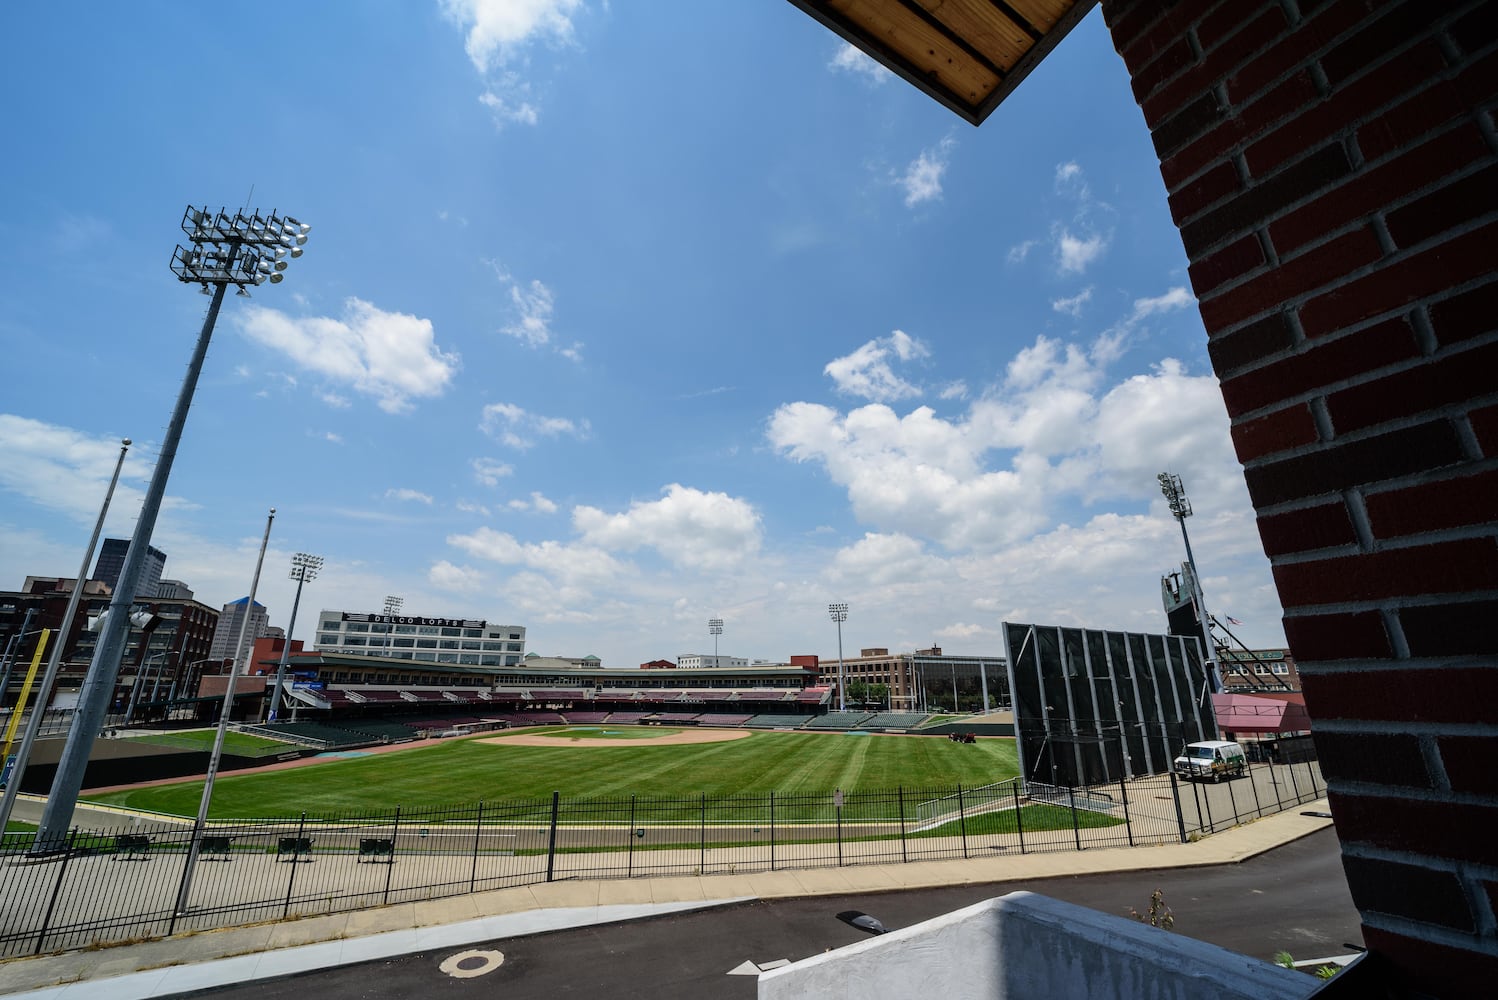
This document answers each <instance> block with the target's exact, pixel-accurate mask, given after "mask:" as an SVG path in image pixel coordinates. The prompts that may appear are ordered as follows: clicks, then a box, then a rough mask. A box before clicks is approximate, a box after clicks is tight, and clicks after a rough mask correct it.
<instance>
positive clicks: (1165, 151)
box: [1150, 91, 1225, 159]
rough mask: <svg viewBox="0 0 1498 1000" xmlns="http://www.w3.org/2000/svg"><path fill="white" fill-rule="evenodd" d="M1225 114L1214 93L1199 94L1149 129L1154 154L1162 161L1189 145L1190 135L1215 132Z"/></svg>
mask: <svg viewBox="0 0 1498 1000" xmlns="http://www.w3.org/2000/svg"><path fill="white" fill-rule="evenodd" d="M1224 114H1225V111H1224V109H1223V108H1222V107H1221V105H1219V104H1218V103H1217V95H1216V94H1214V93H1212V92H1211V91H1207V92H1206V93H1205V94H1202V95H1201V96H1200V97H1198V98H1197V99H1196V100H1194V101H1192V102H1191V103H1190V104H1187V105H1186V106H1185V107H1183V108H1181V109H1180V110H1179V111H1177V112H1176V113H1175V114H1173V115H1171V116H1170V117H1169V118H1166V119H1164V120H1163V121H1161V122H1160V123H1159V124H1158V125H1156V126H1155V127H1154V128H1153V129H1151V130H1150V139H1151V140H1152V141H1153V142H1154V144H1155V153H1156V155H1158V156H1159V157H1160V158H1161V159H1164V158H1165V157H1167V156H1169V155H1170V154H1171V153H1173V152H1175V151H1176V150H1177V149H1179V148H1181V147H1182V146H1183V145H1185V144H1186V143H1188V142H1190V141H1191V139H1192V137H1193V136H1195V135H1198V134H1200V133H1202V132H1204V131H1207V130H1209V129H1210V130H1211V131H1212V132H1217V131H1218V130H1219V125H1220V123H1221V122H1222V121H1223V115H1224Z"/></svg>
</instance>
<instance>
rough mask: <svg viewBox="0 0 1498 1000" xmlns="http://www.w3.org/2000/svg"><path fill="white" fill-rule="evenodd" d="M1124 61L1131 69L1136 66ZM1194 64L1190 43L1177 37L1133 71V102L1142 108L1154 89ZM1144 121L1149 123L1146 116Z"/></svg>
mask: <svg viewBox="0 0 1498 1000" xmlns="http://www.w3.org/2000/svg"><path fill="white" fill-rule="evenodd" d="M1124 61H1125V62H1127V63H1128V64H1129V66H1130V67H1131V68H1133V67H1134V66H1135V65H1136V64H1135V63H1134V62H1132V61H1131V60H1129V59H1128V58H1127V57H1126V58H1125V60H1124ZM1195 62H1196V52H1195V50H1193V49H1192V48H1191V43H1190V42H1188V41H1187V40H1186V38H1185V36H1183V35H1177V36H1176V38H1175V41H1173V42H1172V43H1171V44H1169V45H1167V46H1166V47H1165V48H1163V49H1161V50H1160V51H1159V52H1157V53H1156V54H1155V56H1154V58H1152V59H1151V60H1150V61H1149V62H1148V63H1146V64H1145V65H1143V66H1140V67H1139V68H1138V69H1134V70H1133V73H1132V76H1131V77H1130V80H1129V83H1130V86H1132V87H1133V88H1134V100H1136V101H1138V102H1139V103H1140V105H1141V106H1143V104H1144V100H1145V98H1147V97H1149V95H1150V94H1152V93H1154V91H1155V88H1156V87H1158V86H1160V84H1161V83H1163V82H1165V81H1166V80H1168V79H1170V78H1171V77H1173V76H1175V75H1176V74H1177V73H1179V72H1181V71H1182V70H1183V69H1186V68H1187V67H1188V66H1191V65H1192V64H1193V63H1195ZM1198 93H1200V91H1198ZM1145 120H1146V121H1149V116H1148V115H1146V116H1145ZM1150 124H1153V122H1151V123H1150Z"/></svg>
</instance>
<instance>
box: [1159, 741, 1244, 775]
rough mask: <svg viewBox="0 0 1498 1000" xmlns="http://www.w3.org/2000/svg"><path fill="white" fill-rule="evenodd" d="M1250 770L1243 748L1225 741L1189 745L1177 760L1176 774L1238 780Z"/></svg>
mask: <svg viewBox="0 0 1498 1000" xmlns="http://www.w3.org/2000/svg"><path fill="white" fill-rule="evenodd" d="M1247 768H1248V758H1247V756H1246V755H1245V754H1244V753H1243V747H1241V746H1240V745H1238V744H1237V743H1229V742H1227V741H1225V740H1207V741H1205V742H1202V743H1188V744H1186V749H1184V750H1182V751H1181V755H1180V756H1179V757H1177V758H1176V759H1175V772H1176V774H1179V775H1182V776H1183V777H1187V778H1192V779H1196V778H1211V779H1212V780H1213V781H1221V780H1222V779H1223V778H1224V777H1229V778H1236V777H1238V776H1239V775H1240V774H1242V773H1243V772H1244V771H1245V770H1247Z"/></svg>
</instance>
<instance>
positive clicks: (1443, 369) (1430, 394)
mask: <svg viewBox="0 0 1498 1000" xmlns="http://www.w3.org/2000/svg"><path fill="white" fill-rule="evenodd" d="M1494 372H1498V341H1495V342H1493V343H1491V344H1486V345H1483V346H1481V347H1475V348H1473V349H1472V350H1469V351H1460V352H1458V353H1455V354H1451V355H1448V356H1444V357H1441V358H1438V359H1432V360H1431V361H1429V362H1427V363H1425V364H1422V365H1419V366H1417V367H1414V368H1408V369H1406V370H1404V371H1400V372H1391V373H1389V374H1387V375H1382V376H1380V377H1379V378H1378V379H1376V380H1374V381H1372V382H1365V383H1363V384H1362V385H1355V386H1352V387H1351V388H1348V389H1343V390H1340V391H1338V392H1334V393H1332V394H1331V395H1330V396H1328V397H1327V399H1326V405H1327V412H1328V413H1330V414H1331V418H1332V426H1333V427H1334V428H1335V429H1336V432H1337V434H1339V435H1340V434H1346V433H1347V432H1348V431H1355V430H1362V429H1363V428H1365V427H1373V426H1375V425H1377V424H1382V423H1388V422H1390V421H1392V420H1400V419H1403V418H1406V417H1411V416H1416V415H1418V414H1423V413H1428V412H1430V411H1432V410H1438V409H1441V408H1443V407H1446V406H1451V405H1453V404H1457V403H1461V402H1463V401H1464V400H1467V399H1472V398H1475V397H1480V396H1483V395H1486V394H1487V393H1489V392H1492V391H1493V390H1494V380H1493V373H1494Z"/></svg>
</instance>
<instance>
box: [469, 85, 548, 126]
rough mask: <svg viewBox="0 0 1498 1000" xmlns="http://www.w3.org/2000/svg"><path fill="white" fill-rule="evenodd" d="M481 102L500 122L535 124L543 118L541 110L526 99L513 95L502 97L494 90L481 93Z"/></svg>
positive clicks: (497, 121) (496, 120)
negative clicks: (518, 98)
mask: <svg viewBox="0 0 1498 1000" xmlns="http://www.w3.org/2000/svg"><path fill="white" fill-rule="evenodd" d="M479 103H480V104H482V105H483V106H484V107H486V108H488V109H489V111H490V112H491V113H492V114H493V115H494V120H495V122H496V123H499V124H514V125H534V124H536V123H537V122H539V121H540V120H541V112H540V109H538V108H537V107H536V106H535V105H534V104H532V103H531V102H530V101H526V100H517V99H516V98H515V97H514V96H513V95H511V96H509V97H502V96H500V95H499V94H496V93H495V92H494V91H492V90H486V91H484V92H483V93H482V94H480V95H479Z"/></svg>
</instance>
